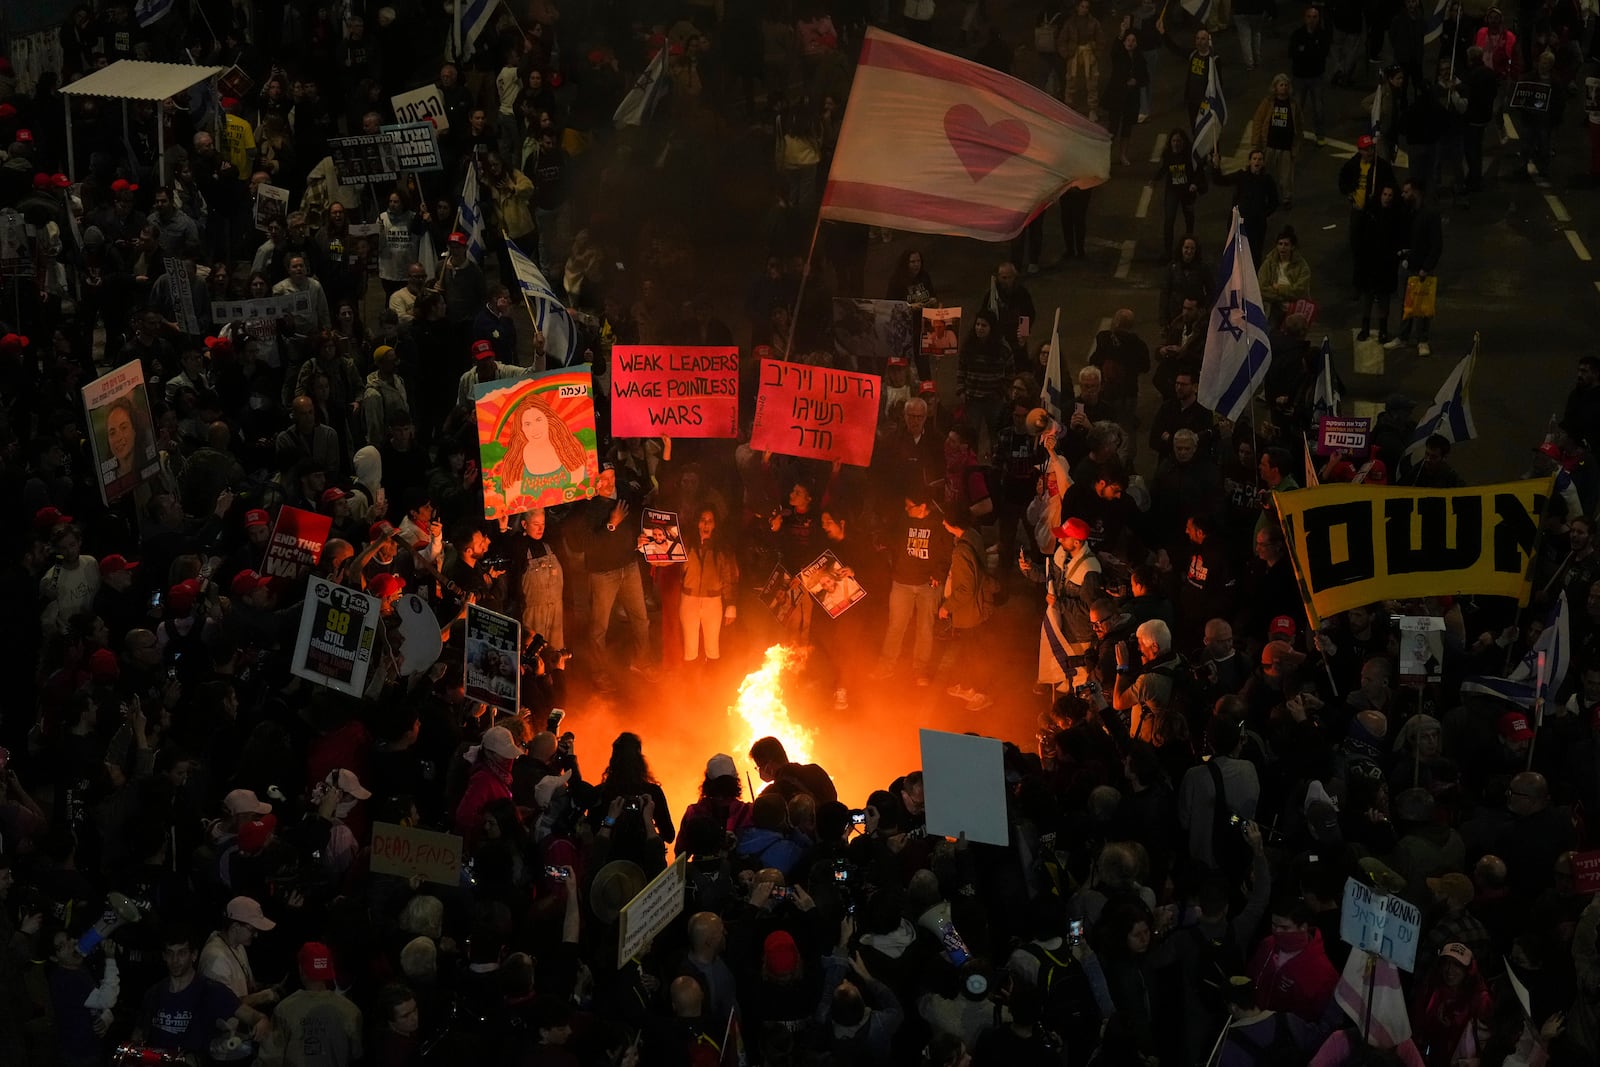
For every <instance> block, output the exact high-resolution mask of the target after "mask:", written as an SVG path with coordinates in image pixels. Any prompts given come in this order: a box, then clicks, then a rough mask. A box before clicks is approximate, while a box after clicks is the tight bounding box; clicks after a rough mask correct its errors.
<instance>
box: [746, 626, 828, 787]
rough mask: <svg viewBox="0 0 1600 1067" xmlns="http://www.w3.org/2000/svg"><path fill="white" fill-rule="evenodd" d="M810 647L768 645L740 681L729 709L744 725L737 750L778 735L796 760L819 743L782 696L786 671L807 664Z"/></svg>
mask: <svg viewBox="0 0 1600 1067" xmlns="http://www.w3.org/2000/svg"><path fill="white" fill-rule="evenodd" d="M806 655H807V650H806V649H803V648H791V647H789V646H788V645H773V646H772V647H771V648H769V649H767V652H766V655H765V656H764V657H763V659H762V663H761V667H760V668H759V669H758V670H755V671H753V672H751V673H750V674H747V675H745V679H744V681H742V682H740V683H739V697H738V699H737V700H736V701H735V702H734V705H733V706H732V707H731V708H729V709H728V715H729V717H730V718H732V719H734V726H735V727H736V728H738V727H739V726H741V725H742V726H743V729H744V731H745V740H744V743H743V744H742V745H740V746H739V748H737V749H736V750H735V751H736V752H737V753H738V754H739V755H741V756H742V755H743V754H744V753H746V752H749V751H750V746H751V745H752V744H754V743H755V742H756V741H757V740H759V739H760V738H763V737H776V738H777V739H778V740H779V741H782V742H783V748H784V751H785V752H787V753H788V755H789V759H790V760H792V761H793V762H795V763H807V762H809V761H810V760H811V756H812V753H813V751H814V750H815V747H816V734H815V733H814V731H812V730H809V729H807V728H806V727H804V726H801V725H799V724H798V723H796V722H795V721H794V719H793V718H791V717H790V715H789V707H788V705H787V704H786V703H785V702H784V699H783V681H784V675H785V674H787V673H789V672H791V671H797V670H799V669H800V668H801V667H802V666H804V665H805V661H806Z"/></svg>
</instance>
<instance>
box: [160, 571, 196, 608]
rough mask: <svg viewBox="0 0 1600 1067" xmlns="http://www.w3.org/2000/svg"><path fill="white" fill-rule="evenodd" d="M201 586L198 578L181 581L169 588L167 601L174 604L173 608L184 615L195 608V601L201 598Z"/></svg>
mask: <svg viewBox="0 0 1600 1067" xmlns="http://www.w3.org/2000/svg"><path fill="white" fill-rule="evenodd" d="M200 592H201V586H200V581H199V579H197V578H190V579H188V580H187V581H182V582H179V583H178V584H177V585H175V586H173V587H172V588H171V589H168V590H167V603H168V604H170V605H172V610H173V611H176V612H177V613H178V614H180V615H183V614H186V613H187V612H189V611H191V610H192V609H193V608H194V602H195V601H196V600H198V599H199V598H200Z"/></svg>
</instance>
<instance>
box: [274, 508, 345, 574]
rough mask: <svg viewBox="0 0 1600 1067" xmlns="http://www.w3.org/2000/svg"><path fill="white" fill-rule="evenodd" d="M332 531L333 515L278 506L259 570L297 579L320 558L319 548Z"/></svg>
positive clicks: (308, 572) (309, 569) (320, 549)
mask: <svg viewBox="0 0 1600 1067" xmlns="http://www.w3.org/2000/svg"><path fill="white" fill-rule="evenodd" d="M332 532H333V516H331V515H319V514H317V513H316V512H315V511H306V510H304V509H303V508H296V507H291V506H289V505H288V504H285V505H284V506H283V507H281V508H279V509H278V520H277V522H275V523H273V524H272V538H271V539H270V540H269V541H267V554H266V556H265V558H263V559H262V561H261V573H262V574H265V575H266V576H267V577H268V578H281V579H283V580H285V581H290V582H297V581H299V580H300V579H301V578H304V577H305V576H306V575H308V574H310V573H311V568H313V567H315V566H316V565H317V561H318V560H320V559H321V558H322V548H323V546H324V545H326V544H327V543H328V535H329V534H330V533H332Z"/></svg>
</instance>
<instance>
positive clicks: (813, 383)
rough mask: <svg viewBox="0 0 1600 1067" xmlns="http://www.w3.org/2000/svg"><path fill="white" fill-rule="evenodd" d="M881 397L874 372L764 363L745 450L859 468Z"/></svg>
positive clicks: (866, 459)
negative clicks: (748, 444) (863, 372)
mask: <svg viewBox="0 0 1600 1067" xmlns="http://www.w3.org/2000/svg"><path fill="white" fill-rule="evenodd" d="M882 395H883V390H882V381H881V379H879V377H878V376H877V375H876V374H855V373H853V372H851V371H843V370H832V369H830V368H828V367H812V366H808V365H806V364H803V363H784V362H781V361H779V360H775V359H764V360H762V361H761V391H760V392H759V393H758V394H757V396H756V421H755V429H754V432H753V433H752V434H751V437H750V447H751V448H753V449H755V450H756V451H757V452H776V453H778V454H779V455H783V456H799V457H800V458H801V459H823V460H828V461H830V462H832V461H834V460H837V461H839V462H841V463H849V464H851V465H853V466H856V467H865V466H867V465H868V464H869V463H871V462H872V443H873V435H874V433H875V431H876V429H877V426H878V405H879V402H880V398H881V397H882Z"/></svg>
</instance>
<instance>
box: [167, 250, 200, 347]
mask: <svg viewBox="0 0 1600 1067" xmlns="http://www.w3.org/2000/svg"><path fill="white" fill-rule="evenodd" d="M163 262H164V263H165V264H166V268H167V281H168V283H169V284H170V285H171V286H172V310H173V312H174V313H175V314H176V315H177V317H178V329H179V330H181V331H182V332H184V333H186V334H188V335H189V336H191V337H195V336H198V335H200V334H203V333H205V332H206V331H205V327H203V326H201V325H200V316H199V314H197V313H196V312H195V309H194V287H193V286H192V285H191V284H190V280H189V272H188V271H187V270H185V269H184V268H183V260H181V259H176V258H174V257H172V256H167V257H166V258H165V259H164V260H163Z"/></svg>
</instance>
